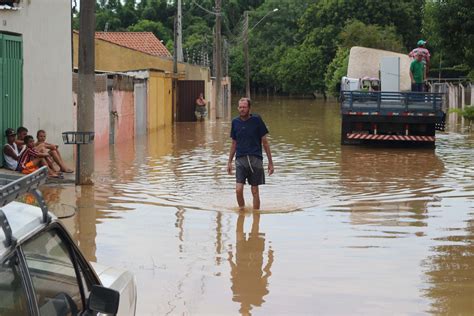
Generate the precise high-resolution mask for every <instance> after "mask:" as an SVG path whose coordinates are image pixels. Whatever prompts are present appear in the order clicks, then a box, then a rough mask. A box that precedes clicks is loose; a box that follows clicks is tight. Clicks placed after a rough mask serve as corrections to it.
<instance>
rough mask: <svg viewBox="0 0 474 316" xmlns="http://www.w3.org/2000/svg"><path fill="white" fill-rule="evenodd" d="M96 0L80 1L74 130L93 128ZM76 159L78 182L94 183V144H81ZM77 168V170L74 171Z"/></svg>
mask: <svg viewBox="0 0 474 316" xmlns="http://www.w3.org/2000/svg"><path fill="white" fill-rule="evenodd" d="M94 40H95V1H90V0H81V12H80V25H79V74H78V83H79V86H78V93H77V131H79V132H93V131H94V92H95V41H94ZM82 146H83V147H82V148H81V150H80V152H79V151H78V152H77V157H76V159H77V160H78V164H80V174H79V177H78V180H79V181H78V182H79V183H78V184H93V181H92V175H93V173H94V144H89V145H82ZM76 171H77V170H76Z"/></svg>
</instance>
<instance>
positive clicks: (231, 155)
mask: <svg viewBox="0 0 474 316" xmlns="http://www.w3.org/2000/svg"><path fill="white" fill-rule="evenodd" d="M236 148H237V142H236V141H235V139H233V140H232V145H230V153H229V161H227V173H228V174H232V160H234V156H235V150H236Z"/></svg>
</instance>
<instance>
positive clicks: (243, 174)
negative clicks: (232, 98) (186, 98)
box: [227, 98, 274, 210]
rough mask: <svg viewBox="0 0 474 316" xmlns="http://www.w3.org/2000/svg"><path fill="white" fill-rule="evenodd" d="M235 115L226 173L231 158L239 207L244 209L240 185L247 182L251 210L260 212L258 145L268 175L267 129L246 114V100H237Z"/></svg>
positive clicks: (270, 164)
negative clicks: (265, 157) (263, 153)
mask: <svg viewBox="0 0 474 316" xmlns="http://www.w3.org/2000/svg"><path fill="white" fill-rule="evenodd" d="M238 110H239V116H238V117H236V118H234V119H233V120H232V128H231V132H230V137H232V145H231V147H230V153H229V161H228V162H227V173H228V174H232V160H233V159H234V155H235V156H236V158H235V169H236V171H235V177H236V187H235V193H236V197H237V203H238V204H239V207H240V208H243V207H244V206H245V200H244V184H245V181H246V180H247V181H248V183H249V184H250V185H251V190H252V196H253V209H254V210H258V209H260V195H259V190H258V186H259V185H261V184H265V170H264V169H263V155H262V145H263V148H264V149H265V153H266V154H267V159H268V175H269V176H270V175H272V174H273V171H274V170H273V160H272V153H271V151H270V145H269V144H268V140H267V134H268V129H267V126H266V125H265V123H264V122H263V120H262V118H261V117H260V116H259V115H255V114H250V99H248V98H241V99H240V100H239V107H238Z"/></svg>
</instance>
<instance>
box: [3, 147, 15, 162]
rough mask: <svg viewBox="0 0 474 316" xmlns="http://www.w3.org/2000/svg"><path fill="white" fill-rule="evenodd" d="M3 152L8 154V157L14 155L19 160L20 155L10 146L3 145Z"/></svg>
mask: <svg viewBox="0 0 474 316" xmlns="http://www.w3.org/2000/svg"><path fill="white" fill-rule="evenodd" d="M3 153H4V154H5V155H7V156H8V157H12V158H13V159H15V160H16V161H18V155H17V154H16V153H15V151H14V150H13V149H12V148H11V147H10V146H5V147H3Z"/></svg>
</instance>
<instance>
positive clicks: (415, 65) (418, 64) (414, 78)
mask: <svg viewBox="0 0 474 316" xmlns="http://www.w3.org/2000/svg"><path fill="white" fill-rule="evenodd" d="M422 58H423V54H422V53H420V52H419V53H417V54H416V58H415V60H414V61H412V62H411V64H410V78H411V91H414V92H423V91H424V89H423V85H424V81H425V79H426V67H425V64H423V62H422Z"/></svg>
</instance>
